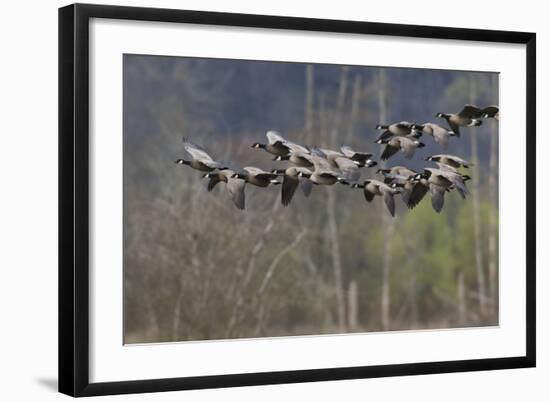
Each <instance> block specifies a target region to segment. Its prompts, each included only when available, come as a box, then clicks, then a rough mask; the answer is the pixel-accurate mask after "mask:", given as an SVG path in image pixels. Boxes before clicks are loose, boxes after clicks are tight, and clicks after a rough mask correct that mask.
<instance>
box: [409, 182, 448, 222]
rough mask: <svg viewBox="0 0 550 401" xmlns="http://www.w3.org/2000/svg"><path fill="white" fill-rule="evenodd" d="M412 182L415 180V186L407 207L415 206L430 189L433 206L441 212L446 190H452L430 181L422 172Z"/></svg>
mask: <svg viewBox="0 0 550 401" xmlns="http://www.w3.org/2000/svg"><path fill="white" fill-rule="evenodd" d="M412 182H414V188H413V190H412V192H411V195H410V196H409V200H408V202H407V207H408V208H409V209H413V208H415V207H416V206H417V205H418V204H419V203H420V201H421V200H422V199H423V198H424V196H425V195H426V194H427V193H428V191H430V193H431V195H432V208H433V209H434V210H435V211H436V212H437V213H439V212H441V210H442V209H443V204H444V202H445V198H444V196H445V192H448V191H450V189H449V188H445V187H442V186H440V185H436V184H433V183H430V182H428V179H427V178H425V176H424V175H422V174H419V175H418V176H416V177H415V178H414V179H413V181H412Z"/></svg>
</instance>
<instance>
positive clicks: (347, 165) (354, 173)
mask: <svg viewBox="0 0 550 401" xmlns="http://www.w3.org/2000/svg"><path fill="white" fill-rule="evenodd" d="M334 162H335V163H336V165H337V166H338V168H339V169H340V171H341V172H342V177H344V178H345V179H346V180H349V181H357V180H359V177H360V176H361V172H360V171H359V167H357V165H356V164H355V163H354V162H353V160H350V159H348V158H346V157H337V158H336V159H335V160H334Z"/></svg>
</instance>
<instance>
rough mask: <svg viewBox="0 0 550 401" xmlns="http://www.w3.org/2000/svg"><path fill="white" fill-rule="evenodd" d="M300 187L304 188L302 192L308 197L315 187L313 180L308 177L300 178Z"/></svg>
mask: <svg viewBox="0 0 550 401" xmlns="http://www.w3.org/2000/svg"><path fill="white" fill-rule="evenodd" d="M300 188H302V192H303V193H304V195H305V196H306V197H307V196H309V195H311V190H312V189H313V182H312V181H310V180H308V179H307V178H303V179H302V178H300Z"/></svg>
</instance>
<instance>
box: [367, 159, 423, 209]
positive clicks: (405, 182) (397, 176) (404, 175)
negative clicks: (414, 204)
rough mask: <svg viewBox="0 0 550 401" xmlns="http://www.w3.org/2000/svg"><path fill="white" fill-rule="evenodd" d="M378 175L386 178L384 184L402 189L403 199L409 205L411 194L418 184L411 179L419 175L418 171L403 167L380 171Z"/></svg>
mask: <svg viewBox="0 0 550 401" xmlns="http://www.w3.org/2000/svg"><path fill="white" fill-rule="evenodd" d="M376 172H377V173H378V174H382V175H383V176H384V184H387V185H390V186H391V187H392V188H397V187H399V188H401V198H402V199H403V202H405V204H407V205H408V203H409V198H410V196H411V193H412V191H413V189H414V187H415V185H416V183H415V182H414V181H412V180H410V177H412V176H414V175H416V174H417V172H416V171H414V170H411V169H409V168H407V167H403V166H394V167H392V168H389V169H378V171H376Z"/></svg>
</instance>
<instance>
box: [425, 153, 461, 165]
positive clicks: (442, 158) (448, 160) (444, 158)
mask: <svg viewBox="0 0 550 401" xmlns="http://www.w3.org/2000/svg"><path fill="white" fill-rule="evenodd" d="M426 161H428V162H430V161H431V162H436V163H441V164H445V165H447V166H450V167H453V168H459V167H464V168H469V167H470V166H471V163H468V162H467V161H466V160H464V159H461V158H460V157H458V156H453V155H432V156H430V157H427V158H426Z"/></svg>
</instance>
